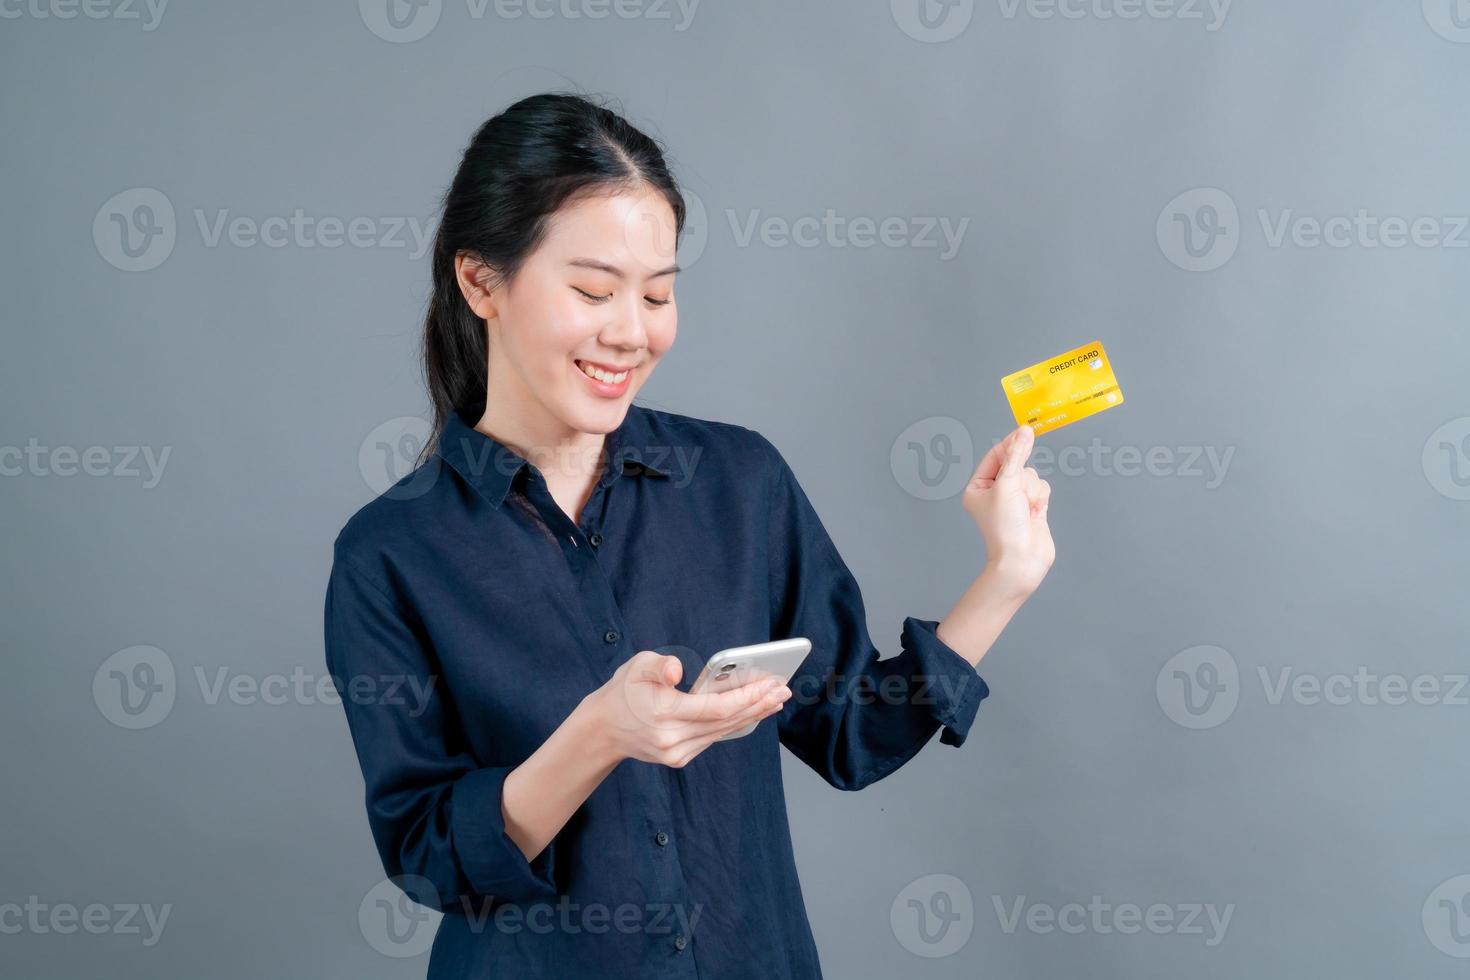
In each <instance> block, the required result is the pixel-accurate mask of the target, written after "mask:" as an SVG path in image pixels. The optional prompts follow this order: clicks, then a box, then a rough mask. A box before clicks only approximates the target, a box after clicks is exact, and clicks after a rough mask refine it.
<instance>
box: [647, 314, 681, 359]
mask: <svg viewBox="0 0 1470 980" xmlns="http://www.w3.org/2000/svg"><path fill="white" fill-rule="evenodd" d="M678 332H679V315H678V311H677V310H674V311H671V312H670V314H669V315H668V316H667V317H663V318H661V319H660V322H659V323H657V324H655V325H653V326H651V327H649V328H648V348H649V350H651V351H652V352H653V353H654V354H655V355H662V354H663V353H664V352H665V351H667V350H668V349H669V348H670V347H673V346H674V337H675V336H676V335H677V334H678Z"/></svg>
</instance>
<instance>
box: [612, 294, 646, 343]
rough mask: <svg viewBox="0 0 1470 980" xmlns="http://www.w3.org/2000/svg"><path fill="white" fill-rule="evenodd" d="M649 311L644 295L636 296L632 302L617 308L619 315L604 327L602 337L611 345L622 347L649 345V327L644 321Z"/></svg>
mask: <svg viewBox="0 0 1470 980" xmlns="http://www.w3.org/2000/svg"><path fill="white" fill-rule="evenodd" d="M645 316H647V313H646V312H645V310H644V307H643V297H642V296H641V295H637V296H634V297H633V298H632V300H631V302H629V303H626V304H623V305H622V306H621V307H619V309H618V310H617V315H616V316H614V317H612V318H611V320H610V321H609V322H608V323H607V324H606V325H605V326H604V327H603V328H602V334H601V339H602V342H603V343H605V344H606V345H607V346H609V347H622V348H625V349H627V350H641V349H642V348H644V347H647V346H648V327H647V324H646V323H644V319H643V318H644V317H645Z"/></svg>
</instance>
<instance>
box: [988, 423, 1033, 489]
mask: <svg viewBox="0 0 1470 980" xmlns="http://www.w3.org/2000/svg"><path fill="white" fill-rule="evenodd" d="M1035 439H1036V434H1035V432H1034V430H1032V428H1031V426H1029V425H1023V426H1021V427H1020V428H1018V429H1017V430H1016V437H1015V438H1014V439H1012V440H1011V448H1010V451H1009V452H1007V453H1006V458H1005V460H1004V461H1002V462H1001V464H1000V472H999V473H997V474H996V479H1015V478H1017V477H1019V476H1020V475H1021V471H1022V470H1023V469H1025V468H1026V459H1027V457H1029V456H1030V455H1031V446H1032V444H1033V443H1034V441H1035Z"/></svg>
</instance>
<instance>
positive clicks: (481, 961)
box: [325, 404, 988, 980]
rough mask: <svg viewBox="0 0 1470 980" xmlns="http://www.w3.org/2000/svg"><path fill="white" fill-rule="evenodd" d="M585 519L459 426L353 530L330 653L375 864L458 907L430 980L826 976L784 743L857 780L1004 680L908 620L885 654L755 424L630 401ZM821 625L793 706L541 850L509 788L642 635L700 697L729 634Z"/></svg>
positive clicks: (754, 638)
mask: <svg viewBox="0 0 1470 980" xmlns="http://www.w3.org/2000/svg"><path fill="white" fill-rule="evenodd" d="M603 454H604V455H603V457H602V461H603V462H604V464H606V463H607V462H608V461H611V464H612V465H604V467H603V469H602V472H601V474H600V476H599V479H598V482H597V484H596V485H595V487H594V490H593V492H592V495H591V498H590V499H589V500H588V502H587V504H586V506H585V507H584V508H583V510H582V512H581V514H580V516H579V520H577V521H575V522H574V521H573V520H572V519H571V518H569V517H568V516H567V514H566V512H565V511H563V510H562V509H561V508H560V507H559V506H558V505H557V503H556V502H555V501H554V500H553V499H552V497H551V494H550V492H549V491H548V489H547V485H546V481H545V479H544V478H543V476H542V474H541V472H540V470H539V469H537V467H536V466H535V465H534V464H533V463H531V462H530V461H529V460H527V459H525V458H523V457H522V456H520V455H519V454H517V453H516V452H514V451H513V450H511V449H510V448H509V447H507V446H504V445H502V444H501V443H499V442H498V441H496V440H493V439H491V438H489V437H487V436H485V435H484V434H482V433H480V432H477V431H475V430H474V429H473V428H471V427H470V426H469V425H466V424H465V423H464V422H463V421H462V420H460V419H458V418H455V419H452V420H451V421H450V422H449V424H448V425H447V426H446V428H445V431H444V433H443V435H442V438H441V440H440V444H439V447H438V450H437V453H436V455H435V456H434V457H433V458H432V459H430V460H429V461H428V462H426V463H425V464H424V465H422V466H421V467H419V468H418V469H417V470H415V471H414V472H413V473H410V474H409V475H408V476H406V477H404V478H403V479H402V480H401V481H399V483H397V484H396V485H395V486H394V487H392V488H391V489H389V490H388V491H387V492H386V493H384V494H383V495H382V496H381V497H379V498H378V499H376V500H374V501H373V502H371V503H369V504H367V505H366V506H365V507H363V508H362V509H361V510H360V511H359V512H358V513H357V514H356V515H354V516H353V517H352V519H351V520H350V521H348V522H347V525H346V527H345V528H343V530H342V532H341V534H340V535H339V536H338V537H337V540H336V544H335V551H334V561H333V565H332V572H331V579H330V582H329V584H328V586H327V594H326V609H325V632H326V660H327V666H328V668H329V669H330V671H331V673H332V675H333V677H334V678H335V679H336V681H337V684H338V687H339V690H340V691H341V693H342V704H343V706H344V709H345V711H346V714H347V721H348V725H349V728H350V730H351V734H352V740H353V744H354V746H355V748H356V751H357V757H358V760H359V762H360V764H361V767H362V772H363V777H364V781H365V783H366V798H367V813H368V822H369V825H370V827H371V830H372V836H373V840H374V841H375V843H376V845H377V849H378V853H379V854H380V856H381V858H382V862H383V867H384V869H385V870H386V871H387V873H388V874H389V876H392V877H393V878H394V880H395V882H396V883H397V884H398V885H399V887H401V888H402V889H403V891H404V892H406V893H407V894H408V895H409V896H410V897H411V898H413V899H414V900H415V901H417V902H419V903H420V904H422V905H427V906H430V907H433V908H436V909H440V910H442V911H443V912H444V913H445V916H444V918H443V920H442V922H441V923H440V926H439V931H438V934H437V935H436V937H435V940H434V946H433V950H432V953H431V955H430V962H429V976H430V977H431V978H433V977H456V978H459V977H471V976H474V977H545V978H547V980H569V978H577V977H608V976H624V977H640V978H665V977H667V978H687V980H694V978H707V980H709V978H718V980H739V978H746V977H749V978H761V980H777V978H785V977H791V978H803V980H809V978H813V977H820V976H821V968H820V965H819V963H818V959H817V950H816V945H815V943H814V941H813V938H812V933H811V928H810V926H809V924H808V922H807V917H806V910H805V908H804V906H803V902H802V893H801V885H800V883H799V881H798V879H797V872H796V864H795V861H794V857H793V854H792V847H791V837H790V828H789V826H788V823H787V815H786V802H785V796H784V792H783V789H782V781H781V765H780V749H779V746H781V745H784V746H786V748H787V749H789V750H790V751H791V752H792V753H794V754H795V755H796V757H797V758H799V759H800V760H801V761H802V762H804V763H806V764H807V765H808V766H810V767H811V768H812V769H813V770H815V771H816V772H817V773H818V774H819V775H820V776H821V777H822V778H823V779H825V780H826V781H827V782H828V783H830V784H831V785H833V786H835V787H837V788H838V789H847V790H856V789H861V788H862V787H864V786H866V785H868V784H869V783H872V782H874V781H875V780H878V779H882V778H883V777H884V776H886V775H888V774H889V773H891V772H893V771H894V770H895V769H897V768H898V767H899V766H901V765H903V764H904V763H905V762H906V761H907V760H909V759H910V758H912V757H913V756H914V754H915V753H917V752H918V751H919V749H921V748H922V747H923V746H924V744H925V743H926V742H928V741H929V740H930V738H931V737H932V736H933V734H934V733H935V732H936V731H940V732H941V734H940V741H941V742H944V743H946V744H949V745H956V746H957V745H960V744H962V743H963V742H964V740H965V736H966V734H967V732H968V731H969V728H970V725H971V723H972V722H973V720H974V717H975V713H976V710H977V709H978V707H979V705H980V701H981V699H982V698H984V697H985V696H986V695H987V693H988V690H987V688H986V685H985V682H984V681H983V680H982V679H981V678H980V676H979V674H978V673H976V671H975V668H974V667H973V666H972V665H971V664H970V663H969V661H967V660H965V659H964V658H963V657H961V656H960V655H959V654H958V653H956V652H955V651H954V650H952V649H951V648H950V647H948V646H947V645H945V644H944V643H943V642H941V641H940V640H939V638H938V636H937V635H936V634H935V627H936V626H937V625H938V623H937V621H935V620H927V619H917V618H915V617H912V616H910V617H908V618H906V619H905V620H904V622H903V628H902V630H901V633H900V636H899V641H900V644H901V652H900V653H899V654H898V655H896V656H893V657H889V658H887V659H879V652H878V650H877V649H876V648H875V647H874V645H873V643H872V641H871V640H870V639H869V636H868V630H867V625H866V617H865V613H864V611H863V600H862V596H861V594H860V592H859V590H858V584H857V582H856V581H855V580H854V578H853V576H852V574H851V572H850V571H849V570H848V568H847V566H846V564H845V563H844V562H843V560H842V558H841V556H840V555H839V554H838V551H837V548H836V547H835V546H834V545H833V542H832V540H831V538H830V537H829V536H828V534H827V532H826V530H825V529H824V528H823V526H822V523H821V521H820V520H818V518H817V515H816V513H815V511H814V510H813V509H812V505H811V503H810V501H809V500H808V499H807V496H806V494H805V493H804V492H803V491H802V489H801V487H800V486H799V485H798V483H797V481H796V477H795V475H794V474H793V473H792V470H791V468H790V466H789V465H788V464H787V463H786V460H785V459H784V458H783V457H782V456H781V454H780V452H779V451H777V449H776V448H775V446H774V445H773V444H772V443H771V442H770V441H769V440H768V439H766V438H765V437H764V436H763V435H761V434H760V433H759V432H756V431H754V430H752V429H748V428H745V427H743V426H739V425H734V424H730V423H723V422H715V421H709V420H704V419H697V418H693V417H690V416H685V415H678V414H675V413H672V412H664V411H658V410H654V409H650V408H647V407H644V406H640V405H636V404H634V405H631V406H630V408H629V411H628V413H627V415H626V416H625V417H624V420H623V422H622V423H621V424H620V426H619V427H618V428H617V430H615V431H614V432H612V433H609V434H608V436H607V440H606V443H605V446H604V449H603ZM792 636H804V637H807V638H808V639H810V640H811V642H812V651H811V654H810V655H809V656H808V658H807V659H806V661H805V662H804V663H803V665H802V667H801V668H800V670H799V671H798V672H797V674H796V675H795V676H794V677H793V678H792V680H791V681H790V683H789V686H790V688H791V691H792V696H791V697H790V698H789V699H788V700H787V702H786V703H785V704H784V705H782V707H781V710H780V711H779V712H778V713H777V714H775V715H772V716H771V717H768V718H766V719H765V720H763V721H762V722H761V723H760V725H759V726H758V727H757V728H756V729H755V731H754V732H752V733H751V734H749V735H747V736H744V737H742V738H736V739H730V740H728V741H723V742H715V743H714V744H713V745H711V746H710V747H709V748H707V749H705V750H704V751H703V752H701V753H700V754H699V755H697V756H695V757H694V758H693V759H692V760H690V761H689V762H688V763H687V764H686V765H685V766H683V767H682V768H674V767H669V766H663V765H657V764H652V763H645V762H639V761H637V760H633V759H626V760H623V761H622V762H621V763H619V764H618V766H617V767H616V768H615V769H614V770H613V772H612V773H611V775H610V776H609V777H608V778H607V779H605V780H604V781H603V782H602V783H601V784H599V785H598V787H597V788H596V790H594V791H593V793H592V795H591V796H590V797H589V798H588V799H587V801H586V803H585V804H584V805H583V806H582V807H580V808H579V809H578V811H577V812H576V813H575V814H574V815H573V816H572V818H571V819H570V820H569V821H568V823H567V824H566V826H565V827H563V829H562V830H561V832H560V833H558V834H557V835H556V837H555V838H554V839H553V841H552V842H551V844H550V845H549V846H548V847H547V848H546V849H545V850H544V851H543V852H542V853H541V854H539V855H537V856H536V858H535V859H534V860H530V861H528V860H527V859H526V858H525V856H524V854H523V853H522V852H521V850H520V849H519V848H518V847H517V846H516V844H515V843H514V842H513V841H512V840H511V839H510V837H509V836H507V834H506V833H505V825H504V821H503V818H502V814H501V787H502V784H503V782H504V780H505V777H506V774H507V773H509V772H510V771H511V770H512V769H513V768H514V767H516V766H517V765H519V764H520V763H521V762H523V761H524V760H525V759H526V758H527V757H528V756H529V755H530V754H531V753H532V752H534V751H535V750H536V748H537V747H538V746H540V745H541V743H542V742H543V741H544V740H545V739H546V738H547V736H549V735H550V734H551V732H552V731H553V730H554V729H555V728H556V727H557V726H558V725H559V724H561V722H562V721H563V720H564V719H565V718H566V717H567V715H568V714H570V713H571V711H572V709H573V708H575V707H576V706H577V704H578V702H579V701H580V700H581V699H582V698H583V697H584V696H585V695H587V694H588V693H590V692H591V691H593V690H595V689H596V688H598V687H599V686H601V685H602V684H603V683H605V682H606V681H607V680H608V679H609V678H610V677H611V676H612V674H613V672H614V671H615V670H616V669H617V667H618V665H619V664H621V663H623V662H624V661H626V660H628V659H629V658H631V657H632V656H633V655H634V654H635V653H636V652H638V651H640V650H649V649H651V650H656V651H658V652H660V653H672V654H676V655H678V656H679V658H680V659H681V660H682V662H683V665H684V675H683V680H682V681H681V682H680V684H679V687H680V689H681V690H688V689H689V687H690V685H691V684H692V683H693V680H694V678H695V677H696V676H697V675H698V674H699V671H700V668H701V667H702V666H703V664H704V661H705V660H706V659H707V658H708V657H709V656H710V655H711V654H713V653H715V652H716V651H718V650H722V649H725V648H727V647H733V646H741V645H744V644H749V643H759V642H764V641H766V640H770V639H779V638H785V637H792Z"/></svg>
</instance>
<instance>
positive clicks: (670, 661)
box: [630, 650, 684, 687]
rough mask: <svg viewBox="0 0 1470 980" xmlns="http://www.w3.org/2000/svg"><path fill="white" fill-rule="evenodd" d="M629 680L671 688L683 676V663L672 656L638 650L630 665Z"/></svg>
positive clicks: (653, 651)
mask: <svg viewBox="0 0 1470 980" xmlns="http://www.w3.org/2000/svg"><path fill="white" fill-rule="evenodd" d="M630 669H631V671H632V677H631V678H630V680H634V681H644V682H646V683H650V684H664V685H667V686H668V687H673V686H674V685H675V684H678V683H679V679H680V678H682V677H683V676H684V662H683V661H681V660H680V659H679V658H678V657H676V656H674V655H673V654H662V653H659V652H657V651H655V650H640V651H639V652H638V655H637V656H635V657H634V658H633V661H632V664H631V665H630Z"/></svg>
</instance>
